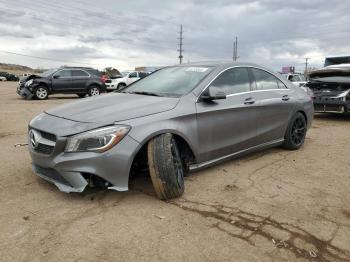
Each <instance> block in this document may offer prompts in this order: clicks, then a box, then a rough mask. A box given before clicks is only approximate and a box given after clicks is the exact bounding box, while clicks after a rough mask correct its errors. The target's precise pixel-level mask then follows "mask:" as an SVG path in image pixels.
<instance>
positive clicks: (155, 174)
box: [147, 134, 185, 200]
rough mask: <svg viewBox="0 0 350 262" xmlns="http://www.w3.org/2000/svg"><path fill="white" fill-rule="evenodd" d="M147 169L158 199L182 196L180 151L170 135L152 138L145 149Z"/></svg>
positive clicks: (182, 179)
mask: <svg viewBox="0 0 350 262" xmlns="http://www.w3.org/2000/svg"><path fill="white" fill-rule="evenodd" d="M147 155H148V167H149V171H150V176H151V180H152V184H153V187H154V190H155V191H156V194H157V196H158V198H160V199H163V200H165V199H171V198H176V197H179V196H181V195H182V194H183V192H184V189H185V185H184V169H183V166H182V161H181V156H180V151H179V148H178V146H177V143H176V140H175V139H174V137H173V135H172V134H163V135H159V136H157V137H155V138H153V139H152V140H151V141H150V142H149V143H148V147H147Z"/></svg>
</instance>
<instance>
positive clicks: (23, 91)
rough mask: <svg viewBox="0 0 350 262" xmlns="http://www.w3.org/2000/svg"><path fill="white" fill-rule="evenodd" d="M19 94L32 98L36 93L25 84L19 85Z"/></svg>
mask: <svg viewBox="0 0 350 262" xmlns="http://www.w3.org/2000/svg"><path fill="white" fill-rule="evenodd" d="M17 94H18V95H20V96H21V97H23V98H25V99H32V98H33V96H34V94H33V93H32V92H31V91H30V90H29V89H28V88H27V87H25V86H24V85H19V86H18V87H17Z"/></svg>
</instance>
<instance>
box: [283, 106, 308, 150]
mask: <svg viewBox="0 0 350 262" xmlns="http://www.w3.org/2000/svg"><path fill="white" fill-rule="evenodd" d="M306 129H307V123H306V119H305V116H304V115H303V114H302V113H300V112H298V113H296V114H295V115H294V116H293V117H292V119H291V120H290V122H289V125H288V128H287V131H286V134H285V136H284V144H283V147H284V148H286V149H289V150H296V149H299V148H300V147H301V146H302V145H303V144H304V141H305V136H306Z"/></svg>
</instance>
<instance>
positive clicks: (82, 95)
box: [77, 94, 86, 98]
mask: <svg viewBox="0 0 350 262" xmlns="http://www.w3.org/2000/svg"><path fill="white" fill-rule="evenodd" d="M77 96H79V97H80V98H84V97H85V96H86V94H77Z"/></svg>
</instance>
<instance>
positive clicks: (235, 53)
mask: <svg viewBox="0 0 350 262" xmlns="http://www.w3.org/2000/svg"><path fill="white" fill-rule="evenodd" d="M238 58H239V56H238V38H237V36H236V37H235V39H234V41H233V56H232V59H233V61H236V60H237V59H238Z"/></svg>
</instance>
